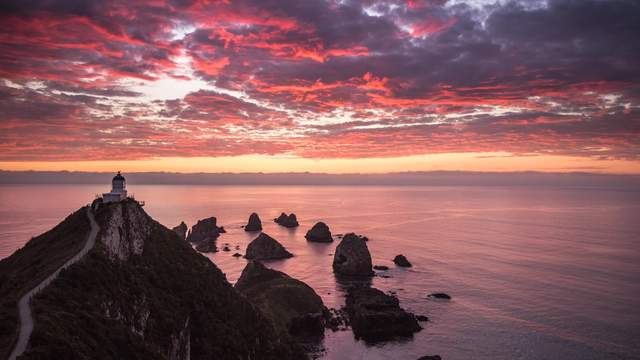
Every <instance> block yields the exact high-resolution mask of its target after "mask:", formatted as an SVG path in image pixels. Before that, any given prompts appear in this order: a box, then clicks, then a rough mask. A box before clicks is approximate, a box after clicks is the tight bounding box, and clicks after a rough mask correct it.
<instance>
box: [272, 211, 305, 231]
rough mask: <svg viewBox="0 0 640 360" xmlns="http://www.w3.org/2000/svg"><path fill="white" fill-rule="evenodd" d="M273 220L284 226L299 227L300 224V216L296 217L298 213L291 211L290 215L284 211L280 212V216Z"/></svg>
mask: <svg viewBox="0 0 640 360" xmlns="http://www.w3.org/2000/svg"><path fill="white" fill-rule="evenodd" d="M273 221H274V222H275V223H276V224H278V225H280V226H284V227H287V228H294V227H298V226H299V225H300V224H298V218H297V217H296V214H294V213H291V214H289V215H287V214H285V213H282V214H280V216H278V217H277V218H275V219H273Z"/></svg>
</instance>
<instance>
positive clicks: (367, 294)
mask: <svg viewBox="0 0 640 360" xmlns="http://www.w3.org/2000/svg"><path fill="white" fill-rule="evenodd" d="M345 302H346V306H345V310H346V311H347V313H348V314H349V318H350V319H351V326H352V328H353V333H354V334H355V336H356V338H362V339H364V340H365V341H370V342H375V341H381V340H387V339H390V338H393V337H396V336H411V335H413V333H415V332H417V331H420V330H421V329H422V328H421V327H420V325H419V324H418V321H417V320H416V317H415V316H414V315H413V314H411V313H409V312H407V311H405V310H404V309H402V308H401V307H400V303H399V301H398V298H396V297H395V296H393V295H387V294H385V293H384V292H382V291H380V290H378V289H375V288H370V287H356V288H351V289H349V290H348V292H347V296H346V300H345Z"/></svg>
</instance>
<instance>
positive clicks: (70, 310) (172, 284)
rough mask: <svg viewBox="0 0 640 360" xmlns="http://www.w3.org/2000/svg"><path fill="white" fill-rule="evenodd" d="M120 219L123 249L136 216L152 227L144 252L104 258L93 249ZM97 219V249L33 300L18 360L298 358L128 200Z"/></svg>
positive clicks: (211, 270) (210, 269)
mask: <svg viewBox="0 0 640 360" xmlns="http://www.w3.org/2000/svg"><path fill="white" fill-rule="evenodd" d="M118 206H122V208H121V209H118V208H117V207H118ZM119 211H122V216H123V218H124V224H122V225H121V226H118V228H117V229H116V233H119V234H120V235H121V236H122V239H123V240H122V241H125V242H126V241H129V240H130V239H129V238H128V237H129V236H131V237H133V235H130V234H129V231H131V229H130V228H129V227H128V225H127V224H128V221H129V220H130V219H132V218H134V217H135V218H137V219H140V217H141V216H142V217H144V218H145V219H146V220H145V222H146V224H147V225H148V228H149V229H150V231H149V234H148V236H147V237H146V239H145V242H144V248H143V252H142V254H141V255H133V256H130V257H129V258H127V259H126V260H121V259H113V258H112V257H110V256H108V249H107V247H106V246H105V245H104V243H103V242H101V241H100V239H101V236H102V235H104V234H105V231H106V229H107V228H108V227H109V226H114V223H113V221H111V220H112V217H113V214H114V213H117V212H119ZM96 220H97V222H98V224H99V226H100V227H101V231H100V233H99V234H98V240H97V242H96V247H95V248H94V249H93V250H92V251H91V252H90V253H89V254H88V255H87V257H86V258H85V259H83V260H82V261H80V262H79V263H77V264H75V265H73V266H71V267H70V268H68V269H67V270H65V271H63V272H62V273H61V274H60V276H59V278H58V279H57V280H56V281H54V282H53V283H52V284H51V285H50V286H49V287H48V288H47V289H46V290H44V291H43V292H42V293H40V294H39V295H38V296H37V297H36V298H35V299H34V301H33V308H34V313H35V319H36V324H35V328H34V332H33V334H32V337H31V341H30V348H29V349H28V350H27V352H26V353H25V354H24V358H26V359H52V358H55V359H123V358H128V359H184V358H186V357H187V353H189V354H190V357H191V358H193V359H213V358H217V359H297V358H304V357H305V356H304V354H302V353H301V352H300V351H299V350H298V347H297V346H296V345H294V344H293V343H292V342H291V340H290V339H289V338H288V337H286V336H282V335H280V334H278V333H277V332H276V331H274V327H273V325H272V323H271V322H269V321H268V320H267V318H265V317H264V315H262V313H261V312H260V311H258V310H257V309H256V308H254V307H253V306H252V305H251V304H249V303H248V302H247V301H246V300H245V299H244V298H243V297H241V296H240V295H239V294H238V293H237V292H236V291H235V290H234V289H233V288H232V287H231V285H230V284H229V283H228V282H227V280H226V278H225V276H224V274H223V273H222V272H221V271H220V270H219V269H218V268H217V267H216V266H215V265H214V264H212V263H211V262H210V261H209V260H208V259H207V258H205V257H204V256H202V255H200V254H198V253H197V252H195V251H194V250H193V249H192V248H191V247H190V246H189V245H188V244H187V243H186V242H185V241H182V240H180V239H179V238H178V236H177V234H175V233H174V232H173V231H171V230H169V229H167V228H165V227H164V226H162V225H160V224H159V223H157V222H155V221H153V220H152V219H151V218H150V217H148V216H147V215H146V214H145V213H144V212H143V211H142V208H140V207H139V206H138V205H137V204H135V202H133V201H128V202H126V203H125V204H110V205H108V206H105V207H103V208H102V209H101V210H100V211H99V212H98V214H97V215H96Z"/></svg>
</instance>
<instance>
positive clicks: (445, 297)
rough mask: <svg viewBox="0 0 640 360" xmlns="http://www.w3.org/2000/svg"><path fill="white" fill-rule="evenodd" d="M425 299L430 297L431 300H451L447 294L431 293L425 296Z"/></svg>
mask: <svg viewBox="0 0 640 360" xmlns="http://www.w3.org/2000/svg"><path fill="white" fill-rule="evenodd" d="M427 297H430V298H432V299H442V300H451V296H449V294H445V293H442V292H437V293H431V294H429V295H427Z"/></svg>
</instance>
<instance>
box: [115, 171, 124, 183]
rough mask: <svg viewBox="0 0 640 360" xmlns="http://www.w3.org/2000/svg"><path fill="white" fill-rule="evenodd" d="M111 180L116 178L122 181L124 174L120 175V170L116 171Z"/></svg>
mask: <svg viewBox="0 0 640 360" xmlns="http://www.w3.org/2000/svg"><path fill="white" fill-rule="evenodd" d="M113 180H114V181H116V180H119V181H124V176H122V175H121V174H120V171H118V174H117V175H116V176H114V177H113Z"/></svg>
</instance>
